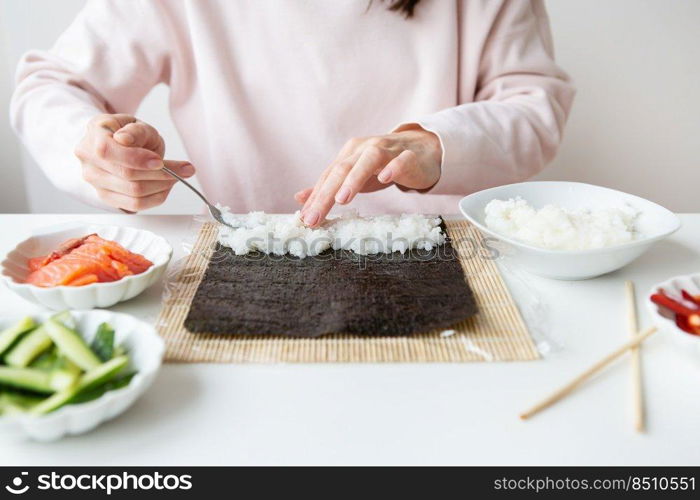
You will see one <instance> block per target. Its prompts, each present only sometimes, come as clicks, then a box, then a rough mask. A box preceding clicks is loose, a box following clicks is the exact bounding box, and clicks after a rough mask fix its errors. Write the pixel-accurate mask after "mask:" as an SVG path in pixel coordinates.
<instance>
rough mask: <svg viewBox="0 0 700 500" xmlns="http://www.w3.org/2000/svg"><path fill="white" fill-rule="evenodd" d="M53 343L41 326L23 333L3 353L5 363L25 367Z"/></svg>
mask: <svg viewBox="0 0 700 500" xmlns="http://www.w3.org/2000/svg"><path fill="white" fill-rule="evenodd" d="M52 345H53V342H52V341H51V338H50V337H49V336H48V335H47V334H46V331H45V329H44V327H43V326H40V327H39V328H37V329H36V330H33V331H31V332H29V333H28V334H27V335H25V336H24V337H23V338H22V339H21V340H20V341H19V342H17V344H15V346H14V347H13V348H12V350H10V352H8V353H7V354H5V364H7V365H10V366H14V367H16V368H26V367H27V366H29V363H31V362H32V361H34V359H36V358H37V357H38V356H39V355H40V354H41V353H42V352H44V351H46V350H47V349H49V348H50V347H51V346H52Z"/></svg>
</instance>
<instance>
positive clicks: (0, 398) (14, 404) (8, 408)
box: [0, 391, 44, 415]
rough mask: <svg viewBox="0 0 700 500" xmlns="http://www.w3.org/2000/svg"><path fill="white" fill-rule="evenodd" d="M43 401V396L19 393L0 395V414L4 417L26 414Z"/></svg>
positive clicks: (3, 393) (5, 392) (7, 392)
mask: <svg viewBox="0 0 700 500" xmlns="http://www.w3.org/2000/svg"><path fill="white" fill-rule="evenodd" d="M43 400H44V397H43V396H29V395H27V394H22V393H20V392H11V391H3V392H2V393H0V413H2V414H5V415H10V414H16V413H26V412H27V411H29V410H30V409H31V408H33V407H34V406H36V405H37V404H39V403H40V402H41V401H43Z"/></svg>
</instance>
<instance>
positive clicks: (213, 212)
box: [163, 167, 235, 229]
mask: <svg viewBox="0 0 700 500" xmlns="http://www.w3.org/2000/svg"><path fill="white" fill-rule="evenodd" d="M163 172H165V173H166V174H170V175H172V176H173V177H175V178H176V179H177V180H178V181H180V182H182V183H183V184H184V185H185V186H187V187H188V188H190V189H191V190H192V191H193V192H194V193H195V194H196V195H197V196H199V197H200V198H201V199H202V201H203V202H204V203H205V204H206V206H207V208H208V209H209V213H210V214H211V216H212V217H213V218H214V220H216V222H218V223H219V224H223V225H224V226H228V227H230V228H233V229H235V228H234V227H233V226H232V225H231V224H229V223H228V222H226V221H225V220H224V217H223V216H222V215H221V210H219V209H218V208H216V206H214V205H212V204H211V203H209V200H207V199H206V198H205V197H204V195H203V194H202V193H200V192H199V191H198V190H197V188H195V187H194V186H193V185H192V184H190V183H189V182H187V181H186V180H185V179H183V178H182V177H180V176H179V175H177V174H176V173H175V172H173V171H172V170H170V169H169V168H168V167H163Z"/></svg>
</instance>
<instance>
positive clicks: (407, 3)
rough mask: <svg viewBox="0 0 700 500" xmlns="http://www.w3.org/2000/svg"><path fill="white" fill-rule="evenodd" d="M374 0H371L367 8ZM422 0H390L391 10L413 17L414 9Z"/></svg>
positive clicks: (406, 16)
mask: <svg viewBox="0 0 700 500" xmlns="http://www.w3.org/2000/svg"><path fill="white" fill-rule="evenodd" d="M373 1H374V0H369V3H368V4H367V9H369V8H370V7H371V6H372V2H373ZM380 1H384V0H380ZM418 2H420V0H389V10H390V11H392V12H399V13H401V14H403V15H404V17H405V18H406V19H408V18H410V17H413V11H414V9H415V8H416V5H418Z"/></svg>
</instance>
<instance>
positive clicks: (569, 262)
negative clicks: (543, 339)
mask: <svg viewBox="0 0 700 500" xmlns="http://www.w3.org/2000/svg"><path fill="white" fill-rule="evenodd" d="M518 196H520V197H522V198H524V199H525V200H527V201H528V202H530V203H531V204H532V205H534V206H536V207H541V206H544V205H547V204H554V205H559V206H561V207H564V208H568V209H581V208H584V209H593V208H604V207H616V206H620V205H621V204H623V203H624V204H628V205H630V206H632V207H634V208H636V209H637V210H638V211H639V212H640V214H639V217H638V218H637V221H636V226H637V230H638V232H639V233H640V235H639V236H638V237H637V238H636V239H635V240H634V241H631V242H629V243H625V244H622V245H614V246H610V247H605V248H595V249H591V250H549V249H545V248H539V247H536V246H533V245H529V244H527V243H523V242H521V241H518V240H515V239H513V238H509V237H507V236H504V235H502V234H500V233H497V232H495V231H492V230H491V229H489V228H488V227H486V223H485V221H484V219H485V217H486V214H485V213H484V209H485V208H486V205H487V204H488V203H489V202H490V201H491V200H494V199H501V200H507V199H509V198H516V197H518ZM459 208H460V210H461V211H462V214H463V215H464V216H465V217H466V218H467V220H469V222H470V223H472V224H474V225H475V226H476V227H477V228H479V230H480V231H481V232H482V233H484V234H486V235H488V236H490V237H492V238H494V239H495V240H497V241H498V242H499V246H498V250H499V251H501V252H502V253H504V254H505V255H506V256H507V257H508V258H509V259H511V260H512V262H513V263H515V264H516V265H518V266H520V267H521V268H523V269H525V270H526V271H529V272H531V273H533V274H536V275H539V276H544V277H545V278H553V279H561V280H582V279H588V278H594V277H596V276H600V275H602V274H606V273H609V272H612V271H615V270H617V269H620V268H621V267H623V266H626V265H627V264H629V263H630V262H632V261H633V260H635V259H636V258H637V257H639V256H640V255H642V254H643V253H644V252H646V251H647V250H648V249H649V248H651V246H652V245H653V244H654V243H655V242H657V241H659V240H661V239H663V238H666V237H667V236H669V235H671V234H673V233H674V232H676V231H677V230H678V229H679V228H680V227H681V223H680V220H679V219H678V217H677V216H676V215H675V214H674V213H673V212H671V211H669V210H667V209H665V208H664V207H662V206H660V205H657V204H656V203H653V202H651V201H649V200H645V199H644V198H640V197H639V196H634V195H631V194H627V193H623V192H622V191H616V190H614V189H610V188H606V187H602V186H595V185H593V184H584V183H581V182H556V181H540V182H521V183H519V184H509V185H507V186H499V187H495V188H491V189H485V190H483V191H479V192H477V193H474V194H471V195H469V196H466V197H464V198H462V200H461V201H460V202H459Z"/></svg>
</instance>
